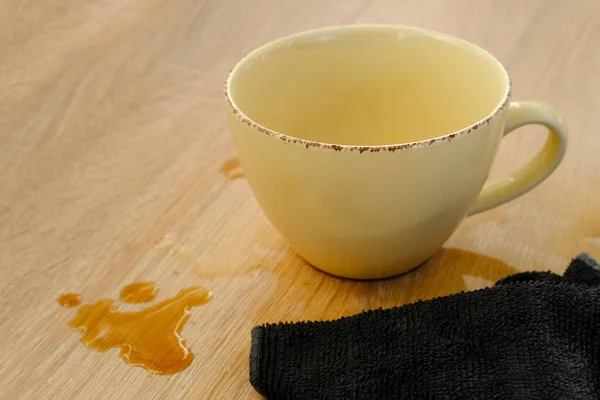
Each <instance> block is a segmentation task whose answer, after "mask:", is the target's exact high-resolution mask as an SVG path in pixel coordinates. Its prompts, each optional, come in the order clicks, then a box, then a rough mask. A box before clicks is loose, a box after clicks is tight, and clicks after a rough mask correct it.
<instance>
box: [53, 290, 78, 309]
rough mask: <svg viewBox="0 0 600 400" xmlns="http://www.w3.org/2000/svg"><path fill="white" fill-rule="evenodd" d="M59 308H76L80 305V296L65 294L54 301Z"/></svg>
mask: <svg viewBox="0 0 600 400" xmlns="http://www.w3.org/2000/svg"><path fill="white" fill-rule="evenodd" d="M56 301H57V302H58V304H60V305H61V307H77V306H78V305H80V304H81V295H79V294H77V293H65V294H63V295H62V296H59V297H58V299H56Z"/></svg>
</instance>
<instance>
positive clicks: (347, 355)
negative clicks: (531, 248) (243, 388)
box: [250, 254, 600, 400]
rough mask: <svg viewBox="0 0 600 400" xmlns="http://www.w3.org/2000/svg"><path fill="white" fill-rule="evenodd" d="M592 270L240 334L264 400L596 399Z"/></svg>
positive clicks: (595, 275) (597, 288)
mask: <svg viewBox="0 0 600 400" xmlns="http://www.w3.org/2000/svg"><path fill="white" fill-rule="evenodd" d="M599 361H600V266H598V264H597V263H596V262H595V261H594V260H593V259H591V258H590V257H589V256H587V255H585V254H581V255H579V256H578V257H577V258H575V259H574V260H572V262H571V263H570V265H569V266H568V268H567V270H566V272H565V273H564V274H563V275H562V276H560V275H556V274H554V273H550V272H524V273H519V274H516V275H511V276H509V277H507V278H504V279H502V280H500V281H498V282H497V283H496V284H495V285H494V286H493V287H490V288H486V289H481V290H476V291H472V292H466V293H459V294H454V295H450V296H445V297H440V298H436V299H432V300H427V301H420V302H417V303H414V304H409V305H405V306H402V307H396V308H392V309H387V310H382V309H380V310H372V311H366V312H363V313H360V314H357V315H354V316H351V317H346V318H341V319H338V320H335V321H326V322H301V323H279V324H267V325H264V326H257V327H255V328H254V329H253V330H252V349H251V354H250V382H251V383H252V385H253V386H254V388H255V389H256V390H257V391H258V392H259V393H260V394H262V395H264V396H265V397H266V398H268V399H272V400H277V399H311V400H312V399H484V400H485V399H503V400H505V399H569V400H576V399H598V398H600V369H599Z"/></svg>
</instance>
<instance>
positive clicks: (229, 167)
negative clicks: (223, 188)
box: [219, 158, 245, 180]
mask: <svg viewBox="0 0 600 400" xmlns="http://www.w3.org/2000/svg"><path fill="white" fill-rule="evenodd" d="M219 172H221V173H222V174H223V175H224V176H225V178H227V179H229V180H234V179H239V178H244V177H245V175H244V171H242V166H241V165H240V161H239V160H238V159H237V158H232V159H229V160H227V161H225V163H224V164H223V165H222V166H221V168H220V169H219Z"/></svg>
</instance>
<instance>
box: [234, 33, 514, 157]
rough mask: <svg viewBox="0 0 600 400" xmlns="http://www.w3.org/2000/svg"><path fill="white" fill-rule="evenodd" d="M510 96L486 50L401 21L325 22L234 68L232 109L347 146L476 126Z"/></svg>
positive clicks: (269, 125) (283, 130)
mask: <svg viewBox="0 0 600 400" xmlns="http://www.w3.org/2000/svg"><path fill="white" fill-rule="evenodd" d="M508 92H509V79H508V74H507V73H506V71H505V69H504V67H503V66H502V65H501V64H500V62H498V61H497V60H496V59H495V58H494V57H493V56H491V55H490V54H489V53H487V52H486V51H484V50H482V49H481V48H479V47H477V46H475V45H473V44H471V43H468V42H466V41H463V40H461V39H458V38H454V37H451V36H447V35H444V34H440V33H436V32H431V31H426V30H421V29H416V28H407V27H398V26H354V27H334V28H326V29H320V30H315V31H309V32H305V33H300V34H296V35H293V36H289V37H285V38H282V39H279V40H276V41H274V42H272V43H269V44H267V45H265V46H263V47H260V48H258V49H257V50H255V51H253V52H252V53H250V54H249V55H248V56H246V57H245V58H244V59H243V60H242V61H240V63H238V65H237V66H236V67H235V68H234V69H233V71H232V73H231V75H230V76H229V79H228V82H227V95H228V96H229V101H230V103H231V104H232V106H233V107H235V108H236V109H237V111H238V112H239V113H241V114H242V115H244V116H245V117H246V118H248V119H250V120H251V121H253V122H255V123H256V124H258V125H260V126H262V127H263V128H266V129H268V130H271V131H274V132H277V133H280V134H283V135H286V136H290V137H293V138H297V139H304V140H310V141H315V142H320V143H329V144H340V145H360V146H371V145H392V144H402V143H409V142H417V141H422V140H428V139H433V138H437V137H441V136H444V135H447V134H451V133H454V132H457V131H460V130H462V129H466V128H468V127H469V126H471V125H474V124H477V123H478V122H479V121H481V120H484V119H485V118H487V117H488V116H490V115H491V114H493V113H494V111H495V110H496V109H497V108H499V107H500V106H501V105H502V104H503V103H504V101H505V100H506V98H507V97H508Z"/></svg>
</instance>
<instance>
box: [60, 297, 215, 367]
mask: <svg viewBox="0 0 600 400" xmlns="http://www.w3.org/2000/svg"><path fill="white" fill-rule="evenodd" d="M211 297H212V296H211V294H210V292H208V291H207V290H206V289H204V288H201V287H191V288H187V289H184V290H181V291H180V292H179V293H178V294H177V295H176V296H174V297H172V298H169V299H166V300H163V301H161V302H160V303H157V304H155V305H153V306H150V307H148V308H146V309H143V310H141V311H136V312H119V310H118V305H117V304H116V303H115V302H114V301H113V300H110V299H104V300H99V301H97V302H96V303H93V304H87V305H83V306H81V307H79V309H78V310H77V315H76V316H75V318H73V319H72V320H71V321H70V323H69V325H70V326H71V327H72V328H75V329H78V330H80V331H81V332H82V334H83V335H82V337H81V342H82V343H83V344H84V345H85V346H86V347H89V348H94V349H96V350H98V351H101V352H104V351H107V350H109V349H112V348H115V347H119V348H120V350H121V351H120V354H121V358H122V359H123V360H124V361H125V362H126V363H128V364H132V365H135V366H141V367H143V368H145V369H147V370H148V371H151V372H154V373H157V374H174V373H176V372H179V371H182V370H184V369H185V368H187V367H188V366H189V365H190V364H191V363H192V360H193V359H194V355H193V353H192V351H191V350H190V349H189V348H188V347H187V346H186V341H185V339H183V338H182V337H181V331H182V329H183V327H184V326H185V324H186V322H187V321H188V319H189V318H190V315H191V311H192V308H193V307H197V306H200V305H202V304H205V303H207V302H209V301H210V300H211Z"/></svg>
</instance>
